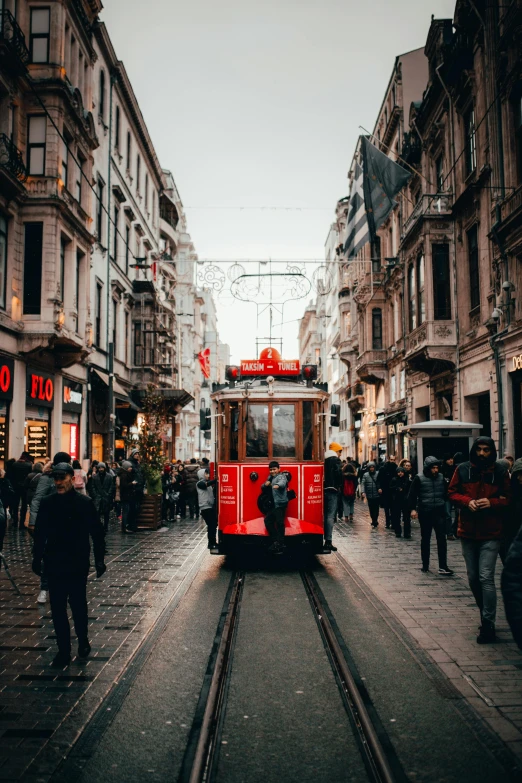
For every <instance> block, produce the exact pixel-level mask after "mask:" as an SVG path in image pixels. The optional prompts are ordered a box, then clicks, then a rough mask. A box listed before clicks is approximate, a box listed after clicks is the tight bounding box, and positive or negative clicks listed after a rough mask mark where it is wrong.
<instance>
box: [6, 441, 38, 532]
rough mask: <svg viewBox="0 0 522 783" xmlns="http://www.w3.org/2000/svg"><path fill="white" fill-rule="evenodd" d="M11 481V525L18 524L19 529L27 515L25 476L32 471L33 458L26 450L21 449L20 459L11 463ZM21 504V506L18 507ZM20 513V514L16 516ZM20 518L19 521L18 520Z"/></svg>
mask: <svg viewBox="0 0 522 783" xmlns="http://www.w3.org/2000/svg"><path fill="white" fill-rule="evenodd" d="M11 471H12V479H11V483H12V485H13V489H14V495H13V501H12V506H11V514H12V517H13V527H18V525H19V526H20V530H23V529H24V527H25V517H26V515H27V486H26V483H25V482H26V479H27V476H28V475H29V474H30V473H32V471H33V458H32V457H31V455H30V454H29V452H27V451H22V454H21V456H20V459H18V460H16V462H15V463H14V464H13V465H12V468H11ZM20 504H21V508H20ZM19 514H20V516H18V515H19ZM18 520H20V522H19V521H18Z"/></svg>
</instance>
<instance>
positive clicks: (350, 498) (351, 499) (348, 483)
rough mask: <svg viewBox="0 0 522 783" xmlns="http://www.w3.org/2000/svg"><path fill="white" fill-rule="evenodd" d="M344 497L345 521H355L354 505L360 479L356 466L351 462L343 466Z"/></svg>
mask: <svg viewBox="0 0 522 783" xmlns="http://www.w3.org/2000/svg"><path fill="white" fill-rule="evenodd" d="M342 473H343V483H342V499H343V516H344V521H345V522H353V507H354V504H355V495H356V493H357V486H358V484H359V481H358V479H357V474H356V471H355V467H354V465H353V464H352V463H351V462H347V463H346V465H345V466H344V467H343V471H342Z"/></svg>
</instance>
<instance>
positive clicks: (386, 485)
mask: <svg viewBox="0 0 522 783" xmlns="http://www.w3.org/2000/svg"><path fill="white" fill-rule="evenodd" d="M396 472H397V457H396V456H395V454H389V455H388V459H387V460H386V462H385V463H384V465H382V467H380V468H379V478H378V479H377V486H378V488H379V489H380V490H381V506H382V507H383V509H384V516H385V518H386V527H387V528H388V529H391V528H392V527H393V525H392V514H391V493H390V484H391V480H392V479H393V478H394V476H395V474H396Z"/></svg>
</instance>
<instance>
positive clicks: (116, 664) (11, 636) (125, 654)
mask: <svg viewBox="0 0 522 783" xmlns="http://www.w3.org/2000/svg"><path fill="white" fill-rule="evenodd" d="M205 543H206V529H205V526H204V524H203V523H201V522H194V521H190V520H187V521H181V522H179V521H178V522H177V523H174V524H172V525H171V527H170V528H169V529H163V530H159V531H143V532H141V531H140V532H138V533H136V534H135V535H128V536H125V535H122V534H121V532H120V531H119V525H118V523H117V522H116V521H112V522H111V526H110V530H109V533H108V535H107V554H106V563H107V571H106V573H105V574H104V576H103V577H102V579H100V580H97V579H95V578H94V576H93V575H92V574H91V576H90V578H89V585H88V599H89V634H90V640H91V645H92V653H91V656H90V657H89V658H88V660H87V661H86V662H85V663H82V664H80V663H79V662H78V661H76V660H73V662H72V664H71V666H70V667H68V668H67V669H65V670H63V671H56V670H54V669H52V668H50V666H49V664H50V663H51V661H52V659H53V657H54V655H55V653H56V644H55V641H54V639H55V637H54V635H53V625H52V620H51V615H50V609H49V604H48V603H47V604H44V605H39V604H37V602H36V597H37V595H38V591H39V580H38V578H37V577H36V576H35V575H34V574H33V573H32V571H31V539H30V537H29V534H28V533H27V532H22V533H20V532H19V531H17V530H13V529H12V528H10V529H9V530H8V533H7V536H6V540H5V542H4V555H5V557H6V559H7V562H8V566H9V570H10V572H11V574H12V576H13V578H14V579H15V581H16V583H17V584H18V587H19V589H20V592H21V593H22V596H21V597H19V596H17V595H16V593H15V591H14V590H13V588H12V587H11V584H10V582H9V581H8V579H7V576H6V574H5V571H4V570H3V568H2V569H1V570H0V781H10V780H12V781H17V780H24V781H34V782H35V783H37V782H38V783H44V781H47V780H49V777H50V775H51V774H52V773H53V772H54V770H55V768H56V766H57V764H58V763H59V761H60V759H61V758H62V757H63V756H64V755H65V753H66V751H67V750H68V749H69V748H70V746H71V745H72V744H73V742H74V741H75V739H76V738H77V736H78V735H79V732H80V731H81V730H82V728H83V727H84V726H85V725H86V723H87V721H88V720H89V718H90V716H91V715H92V714H93V712H94V710H95V709H96V708H97V706H98V705H99V703H100V702H101V700H102V699H103V697H104V696H105V695H106V693H107V692H108V690H109V689H110V687H111V685H112V684H113V683H114V681H115V680H116V679H117V678H118V676H119V675H120V674H121V672H122V671H123V670H124V668H125V667H126V665H127V664H128V662H129V660H130V658H131V657H132V655H133V653H134V652H135V651H136V649H137V648H138V646H139V645H140V644H141V642H142V641H143V639H144V638H145V637H146V636H147V634H148V633H149V631H150V630H151V628H152V627H153V625H154V622H155V620H156V619H157V618H158V616H159V615H160V614H161V611H162V610H163V609H164V607H165V606H166V605H167V604H168V602H169V601H170V600H171V599H172V597H173V596H174V595H175V594H176V591H177V590H178V589H179V588H180V584H181V583H182V582H183V580H184V579H185V578H188V577H189V576H190V574H191V573H192V569H193V568H194V566H195V565H196V564H197V561H198V558H199V557H200V556H201V555H202V554H203V552H204V551H205ZM187 575H188V576H187ZM75 641H76V640H75V637H74V632H73V653H74V651H75Z"/></svg>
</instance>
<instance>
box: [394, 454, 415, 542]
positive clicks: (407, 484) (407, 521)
mask: <svg viewBox="0 0 522 783" xmlns="http://www.w3.org/2000/svg"><path fill="white" fill-rule="evenodd" d="M411 483H412V478H411V476H410V474H409V473H408V471H407V470H406V468H404V467H403V466H401V465H399V467H398V468H397V472H396V474H395V476H394V477H393V478H392V480H391V481H390V500H391V512H392V524H393V529H394V530H395V535H396V536H397V538H400V537H401V535H402V528H401V518H402V519H403V520H404V538H411V508H410V504H409V501H408V495H409V492H410V489H411Z"/></svg>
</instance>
